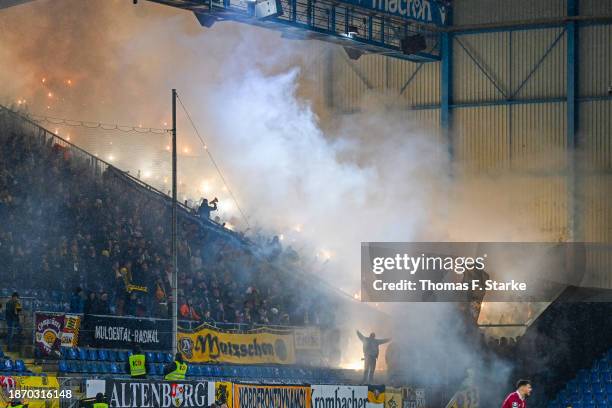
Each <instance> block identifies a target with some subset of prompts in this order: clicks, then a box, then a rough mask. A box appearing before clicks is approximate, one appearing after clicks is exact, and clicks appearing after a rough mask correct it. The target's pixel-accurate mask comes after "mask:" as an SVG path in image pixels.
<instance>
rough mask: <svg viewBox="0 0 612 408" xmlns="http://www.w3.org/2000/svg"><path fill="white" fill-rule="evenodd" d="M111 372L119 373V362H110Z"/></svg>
mask: <svg viewBox="0 0 612 408" xmlns="http://www.w3.org/2000/svg"><path fill="white" fill-rule="evenodd" d="M110 372H111V374H119V367H118V366H117V363H115V362H112V363H110Z"/></svg>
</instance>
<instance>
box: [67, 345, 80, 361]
mask: <svg viewBox="0 0 612 408" xmlns="http://www.w3.org/2000/svg"><path fill="white" fill-rule="evenodd" d="M68 358H69V359H70V360H76V359H77V358H79V354H78V353H77V350H76V349H75V348H74V347H70V348H69V349H68Z"/></svg>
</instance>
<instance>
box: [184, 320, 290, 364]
mask: <svg viewBox="0 0 612 408" xmlns="http://www.w3.org/2000/svg"><path fill="white" fill-rule="evenodd" d="M177 343H178V347H179V350H180V352H181V353H182V354H183V358H184V359H185V360H187V361H191V362H194V363H207V362H220V363H234V364H293V363H295V345H294V340H293V333H292V332H291V331H272V330H267V329H259V330H254V331H251V332H247V333H236V332H226V331H222V330H219V329H217V328H215V327H212V326H208V325H203V326H200V328H198V329H196V330H195V331H194V332H179V333H178V335H177Z"/></svg>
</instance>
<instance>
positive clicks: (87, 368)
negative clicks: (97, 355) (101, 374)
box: [83, 361, 98, 374]
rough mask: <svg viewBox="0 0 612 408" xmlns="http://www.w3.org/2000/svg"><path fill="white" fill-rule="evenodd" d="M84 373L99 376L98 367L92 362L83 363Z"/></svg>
mask: <svg viewBox="0 0 612 408" xmlns="http://www.w3.org/2000/svg"><path fill="white" fill-rule="evenodd" d="M83 372H85V373H90V374H97V373H98V367H97V366H96V364H94V363H93V362H91V361H85V362H84V363H83Z"/></svg>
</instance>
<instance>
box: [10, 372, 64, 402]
mask: <svg viewBox="0 0 612 408" xmlns="http://www.w3.org/2000/svg"><path fill="white" fill-rule="evenodd" d="M0 386H1V392H0V407H6V406H8V403H9V402H10V400H11V396H13V397H15V396H16V395H15V391H17V390H19V392H20V395H21V394H25V396H24V397H21V398H18V399H19V400H21V401H22V402H23V403H24V404H27V405H28V406H29V408H59V406H60V396H61V395H62V393H61V390H60V384H59V381H58V380H57V377H54V376H47V377H38V376H0ZM28 390H29V392H28ZM47 391H51V393H52V395H53V398H46V396H45V397H44V398H43V397H42V394H44V393H46V392H47ZM61 398H65V399H70V398H68V396H62V397H61Z"/></svg>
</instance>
